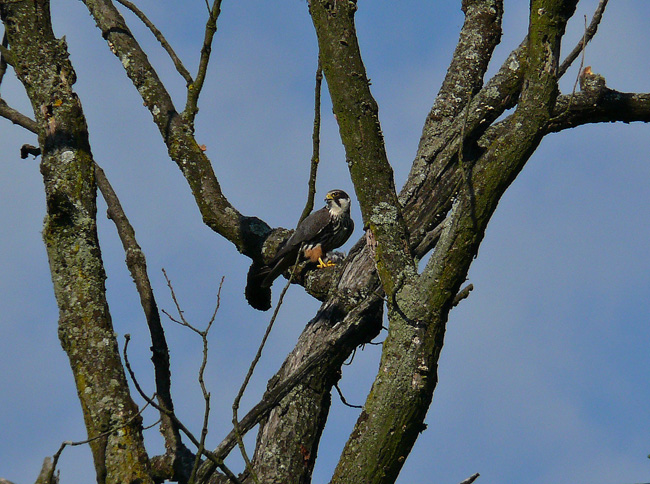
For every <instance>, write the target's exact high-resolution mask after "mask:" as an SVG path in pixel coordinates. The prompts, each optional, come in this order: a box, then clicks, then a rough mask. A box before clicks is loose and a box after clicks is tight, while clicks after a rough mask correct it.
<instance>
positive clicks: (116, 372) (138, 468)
mask: <svg viewBox="0 0 650 484" xmlns="http://www.w3.org/2000/svg"><path fill="white" fill-rule="evenodd" d="M0 14H1V16H2V21H3V22H4V25H5V28H6V32H7V35H8V39H9V47H10V52H11V53H12V58H13V59H14V68H15V71H16V73H17V75H18V77H19V79H20V80H21V82H22V83H23V85H24V86H25V89H26V91H27V94H28V96H29V98H30V100H31V103H32V107H33V109H34V114H35V117H36V121H37V124H38V139H39V144H40V147H41V152H42V162H41V172H42V174H43V180H44V183H45V194H46V203H47V215H46V217H45V225H44V228H43V239H44V241H45V245H46V248H47V254H48V258H49V262H50V270H51V273H52V281H53V283H54V292H55V295H56V300H57V303H58V306H59V338H60V340H61V344H62V346H63V349H64V350H65V351H66V353H67V355H68V358H69V360H70V365H71V367H72V371H73V374H74V378H75V381H76V385H77V391H78V395H79V399H80V402H81V407H82V410H83V416H84V420H85V423H86V428H87V431H88V437H89V438H93V437H97V436H98V435H100V434H102V433H107V432H108V431H110V430H111V429H115V430H114V431H113V432H110V433H107V435H106V436H103V437H100V438H98V439H96V440H93V441H92V442H91V443H90V446H91V449H92V453H93V458H94V461H95V469H96V471H97V481H98V482H99V483H102V484H103V483H132V482H138V483H146V482H152V481H151V479H150V478H149V463H148V457H147V454H146V452H145V449H144V443H143V439H142V427H141V422H140V419H139V417H137V408H136V406H135V404H134V403H133V401H132V400H131V397H130V395H129V391H128V385H127V381H126V378H125V375H124V371H123V368H122V363H121V360H120V355H119V350H118V347H117V341H116V338H115V333H114V332H113V327H112V323H111V317H110V314H109V310H108V305H107V302H106V296H105V285H104V281H105V277H106V276H105V274H104V269H103V264H102V260H101V253H100V249H99V243H98V239H97V230H96V205H95V197H96V186H95V179H94V170H93V159H92V154H91V151H90V145H89V143H88V132H87V127H86V122H85V118H84V116H83V112H82V109H81V104H80V102H79V100H78V98H77V96H76V95H75V94H74V92H73V91H72V85H73V84H74V82H75V74H74V70H73V68H72V65H71V64H70V62H69V61H68V53H67V50H66V45H65V42H64V41H63V40H59V39H56V38H55V37H54V33H53V31H52V26H51V23H50V12H49V4H48V2H47V1H44V0H39V1H35V2H4V1H3V2H0Z"/></svg>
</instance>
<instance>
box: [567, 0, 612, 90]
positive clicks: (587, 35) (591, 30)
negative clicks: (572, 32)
mask: <svg viewBox="0 0 650 484" xmlns="http://www.w3.org/2000/svg"><path fill="white" fill-rule="evenodd" d="M608 1H609V0H600V2H599V3H598V7H596V11H595V12H594V15H593V17H592V18H591V22H590V23H589V26H588V27H587V28H586V30H585V32H584V35H583V36H582V38H581V39H580V42H578V45H576V46H575V47H574V48H573V50H572V51H571V52H570V53H569V55H568V56H567V57H566V59H564V62H562V64H561V65H560V67H559V68H558V70H557V77H558V78H560V77H562V76H563V75H564V74H565V73H566V71H567V70H568V69H569V67H571V64H573V61H575V60H576V59H577V58H578V56H579V55H580V53H581V52H582V51H583V50H585V47H586V46H587V44H588V43H589V42H590V41H591V39H593V38H594V35H596V32H597V31H598V26H599V25H600V21H601V20H602V18H603V14H604V13H605V7H607V2H608Z"/></svg>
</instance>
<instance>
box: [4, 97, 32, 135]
mask: <svg viewBox="0 0 650 484" xmlns="http://www.w3.org/2000/svg"><path fill="white" fill-rule="evenodd" d="M0 116H2V117H3V118H5V119H8V120H9V121H11V122H12V123H14V124H17V125H18V126H21V127H23V128H25V129H26V130H28V131H31V132H32V133H35V134H38V124H37V123H36V121H34V120H33V119H31V118H30V117H28V116H25V115H24V114H22V113H21V112H19V111H16V110H15V109H14V108H12V107H10V106H9V105H8V104H7V103H6V101H5V100H4V99H0Z"/></svg>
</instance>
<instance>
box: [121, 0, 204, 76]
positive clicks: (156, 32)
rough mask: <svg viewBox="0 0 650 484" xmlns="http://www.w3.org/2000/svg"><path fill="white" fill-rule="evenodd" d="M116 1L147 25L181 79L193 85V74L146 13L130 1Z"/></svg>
mask: <svg viewBox="0 0 650 484" xmlns="http://www.w3.org/2000/svg"><path fill="white" fill-rule="evenodd" d="M116 1H117V2H118V3H119V4H121V5H124V6H125V7H126V8H128V9H129V10H131V12H133V13H134V14H135V16H136V17H138V18H139V19H140V20H141V21H142V23H143V24H145V25H146V27H147V28H148V29H149V30H150V31H151V33H152V34H153V36H154V37H155V38H156V40H157V41H158V42H159V43H160V45H161V46H162V48H163V49H165V51H166V52H167V54H169V57H170V58H171V60H172V62H173V63H174V67H176V70H177V71H178V73H179V74H180V75H181V77H182V78H183V79H185V82H187V85H188V86H189V85H190V84H192V82H193V79H192V76H191V74H190V73H189V71H188V70H187V69H186V68H185V66H184V65H183V63H182V62H181V60H180V59H179V57H178V56H177V55H176V52H174V49H172V46H171V45H169V42H167V39H165V36H164V35H163V34H162V32H161V31H160V30H158V28H157V27H156V26H155V25H154V23H153V22H152V21H151V20H149V19H148V18H147V16H146V15H145V14H144V12H143V11H142V10H140V9H139V8H138V7H136V6H135V5H134V4H133V3H131V2H129V1H128V0H116Z"/></svg>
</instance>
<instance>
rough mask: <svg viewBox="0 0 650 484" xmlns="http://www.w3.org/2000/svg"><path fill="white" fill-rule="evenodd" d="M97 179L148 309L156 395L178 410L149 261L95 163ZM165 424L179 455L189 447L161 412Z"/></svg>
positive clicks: (168, 442) (172, 447)
mask: <svg viewBox="0 0 650 484" xmlns="http://www.w3.org/2000/svg"><path fill="white" fill-rule="evenodd" d="M95 180H96V182H97V187H98V188H99V190H100V191H101V193H102V196H103V197H104V200H105V201H106V205H107V207H108V210H107V214H108V218H109V219H111V220H112V221H113V223H114V224H115V228H116V229H117V233H118V236H119V237H120V241H121V242H122V247H123V248H124V252H125V254H126V265H127V268H128V269H129V272H130V273H131V277H132V278H133V281H134V282H135V286H136V289H137V291H138V294H139V295H140V304H141V306H142V309H143V311H144V315H145V320H146V322H147V327H148V328H149V334H150V337H151V353H152V357H151V361H152V362H153V366H154V378H155V383H156V395H157V396H158V401H159V402H160V404H161V405H162V406H163V407H164V408H166V409H169V410H172V411H173V410H174V404H173V401H172V395H171V371H170V362H169V347H168V345H167V339H166V338H165V331H164V329H163V326H162V323H161V321H160V313H159V312H158V305H157V304H156V298H155V296H154V293H153V288H152V287H151V281H150V280H149V275H148V273H147V261H146V258H145V256H144V252H143V251H142V248H141V247H140V245H139V244H138V241H137V240H136V238H135V230H134V229H133V226H132V225H131V222H130V221H129V219H128V218H127V216H126V213H125V212H124V209H123V208H122V204H121V203H120V200H119V198H118V197H117V194H116V193H115V191H114V190H113V187H112V186H111V184H110V182H109V181H108V178H107V177H106V174H105V173H104V170H102V168H101V167H100V166H99V165H98V164H97V163H95ZM161 418H162V421H163V425H162V427H161V433H162V434H163V436H164V438H165V443H166V446H167V448H168V449H170V450H171V451H172V452H173V453H174V456H175V457H178V456H179V455H180V453H181V452H182V451H184V450H185V448H184V445H183V443H182V442H181V438H180V434H179V430H178V428H176V425H175V424H174V422H173V421H171V420H170V419H169V417H168V416H167V415H166V414H164V413H161Z"/></svg>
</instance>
